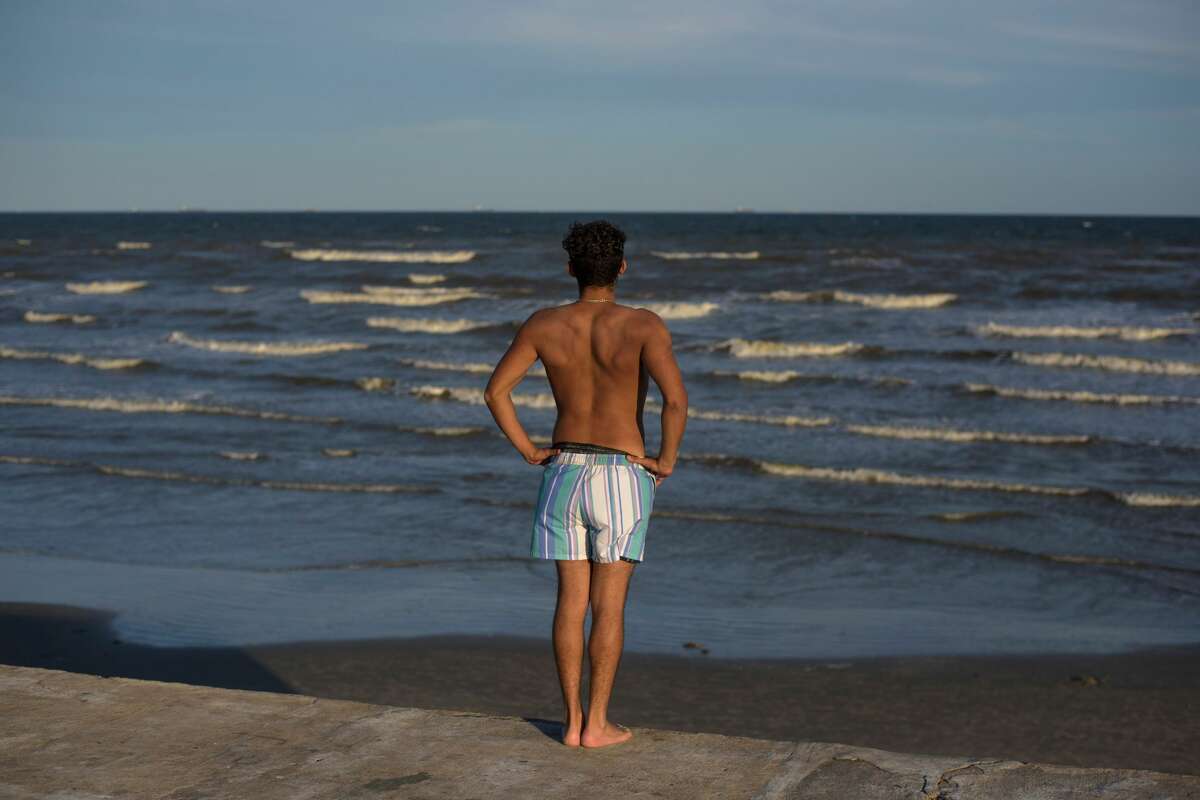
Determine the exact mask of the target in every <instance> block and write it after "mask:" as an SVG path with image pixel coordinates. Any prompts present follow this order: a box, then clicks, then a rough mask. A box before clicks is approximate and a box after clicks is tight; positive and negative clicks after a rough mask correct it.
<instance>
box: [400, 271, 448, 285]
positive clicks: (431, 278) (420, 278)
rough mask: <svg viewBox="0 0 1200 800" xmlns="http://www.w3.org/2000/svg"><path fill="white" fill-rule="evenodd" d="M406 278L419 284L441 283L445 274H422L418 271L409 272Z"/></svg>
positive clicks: (444, 278)
mask: <svg viewBox="0 0 1200 800" xmlns="http://www.w3.org/2000/svg"><path fill="white" fill-rule="evenodd" d="M408 279H409V280H410V281H412V282H413V283H417V284H421V285H422V286H424V285H426V284H430V283H441V282H442V281H444V280H446V276H445V275H423V274H421V273H419V272H410V273H409V275H408Z"/></svg>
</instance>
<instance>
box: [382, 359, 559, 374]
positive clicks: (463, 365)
mask: <svg viewBox="0 0 1200 800" xmlns="http://www.w3.org/2000/svg"><path fill="white" fill-rule="evenodd" d="M397 361H399V362H400V363H401V364H404V365H405V366H407V367H416V368H417V369H436V370H445V371H447V372H473V373H476V374H480V375H486V374H490V373H491V372H492V370H494V369H495V368H496V366H495V365H494V364H489V363H487V362H486V361H427V360H425V359H420V358H400V359H397ZM526 374H527V375H541V376H542V377H545V375H546V368H545V367H543V366H542V365H541V364H534V365H533V366H532V367H530V368H529V371H528V372H527V373H526Z"/></svg>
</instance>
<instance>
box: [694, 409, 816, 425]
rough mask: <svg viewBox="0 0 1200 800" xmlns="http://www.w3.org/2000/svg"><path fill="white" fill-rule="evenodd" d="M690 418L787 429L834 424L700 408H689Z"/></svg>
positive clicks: (787, 415)
mask: <svg viewBox="0 0 1200 800" xmlns="http://www.w3.org/2000/svg"><path fill="white" fill-rule="evenodd" d="M688 416H689V417H691V418H692V419H707V420H718V421H724V422H752V423H757V424H759V425H782V426H784V427H787V428H821V427H824V426H826V425H832V424H833V418H832V417H798V416H795V415H792V414H786V415H774V414H746V413H744V412H741V411H704V410H701V409H699V408H688Z"/></svg>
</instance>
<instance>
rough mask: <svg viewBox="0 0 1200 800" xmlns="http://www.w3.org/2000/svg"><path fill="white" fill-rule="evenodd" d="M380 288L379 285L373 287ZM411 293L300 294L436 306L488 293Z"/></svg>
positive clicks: (315, 299)
mask: <svg viewBox="0 0 1200 800" xmlns="http://www.w3.org/2000/svg"><path fill="white" fill-rule="evenodd" d="M372 288H376V289H377V288H379V287H372ZM410 292H411V293H403V292H397V291H388V292H381V291H369V292H361V293H359V292H326V291H318V290H315V289H302V290H301V291H300V296H301V297H303V298H304V299H305V300H307V301H308V302H310V303H370V304H373V305H381V306H436V305H439V304H441V303H457V302H458V301H460V300H468V299H471V298H476V297H486V295H484V294H481V293H479V292H476V291H475V290H474V289H465V288H464V289H443V290H441V291H439V292H437V293H433V290H432V289H424V290H422V289H411V290H410Z"/></svg>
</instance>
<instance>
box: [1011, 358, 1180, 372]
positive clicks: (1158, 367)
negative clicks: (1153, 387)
mask: <svg viewBox="0 0 1200 800" xmlns="http://www.w3.org/2000/svg"><path fill="white" fill-rule="evenodd" d="M1012 358H1013V360H1014V361H1019V362H1021V363H1022V364H1032V365H1034V366H1038V367H1085V368H1088V369H1102V370H1108V371H1110V372H1141V373H1146V374H1149V375H1200V363H1196V362H1193V361H1153V360H1149V359H1143V358H1126V357H1124V356H1089V355H1083V354H1078V353H1013V354H1012Z"/></svg>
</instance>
